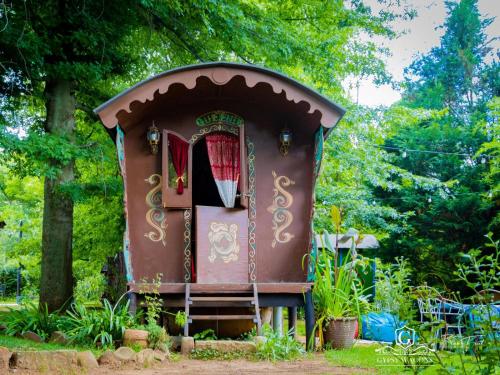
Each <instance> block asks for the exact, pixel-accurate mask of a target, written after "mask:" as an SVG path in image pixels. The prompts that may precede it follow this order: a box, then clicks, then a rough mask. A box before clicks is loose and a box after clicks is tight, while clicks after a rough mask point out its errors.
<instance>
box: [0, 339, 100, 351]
mask: <svg viewBox="0 0 500 375" xmlns="http://www.w3.org/2000/svg"><path fill="white" fill-rule="evenodd" d="M0 346H4V347H6V348H9V350H10V351H15V350H64V349H66V350H68V349H72V350H77V351H79V352H83V351H85V350H90V351H92V352H93V353H94V354H95V355H96V357H99V356H100V355H101V354H102V353H103V350H102V349H97V348H95V347H85V346H75V345H60V344H49V343H38V342H34V341H31V340H26V339H22V338H19V337H12V336H7V335H2V334H0Z"/></svg>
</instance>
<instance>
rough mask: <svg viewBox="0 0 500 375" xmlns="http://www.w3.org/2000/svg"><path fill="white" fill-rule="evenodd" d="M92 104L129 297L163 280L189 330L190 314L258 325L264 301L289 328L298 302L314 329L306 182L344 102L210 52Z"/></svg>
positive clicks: (310, 193) (168, 299)
mask: <svg viewBox="0 0 500 375" xmlns="http://www.w3.org/2000/svg"><path fill="white" fill-rule="evenodd" d="M95 112H96V113H97V114H98V115H99V117H100V119H101V120H102V122H103V124H104V126H105V127H106V128H107V130H108V131H109V133H110V134H111V135H112V137H113V138H114V139H115V142H116V147H117V150H118V159H119V164H120V168H121V173H122V175H123V180H124V188H125V189H124V190H125V193H124V195H125V196H124V200H125V215H126V231H125V235H124V248H123V251H124V259H125V264H126V267H125V268H126V277H127V284H128V289H129V291H130V294H131V296H132V302H133V303H137V298H138V297H139V298H140V294H139V293H140V292H141V290H144V289H141V288H144V287H147V286H148V285H150V284H151V282H152V280H154V279H155V278H160V284H159V285H158V291H159V292H160V294H161V296H162V298H164V300H165V305H166V306H167V307H178V308H184V309H185V312H186V315H187V318H188V324H186V326H185V327H184V334H185V335H188V334H189V326H190V325H191V323H193V324H195V323H196V322H197V321H205V322H219V321H224V320H241V319H249V320H250V321H253V322H255V323H257V325H258V327H259V328H260V314H259V307H273V306H279V307H288V308H289V313H290V320H289V321H290V324H291V325H292V326H293V325H294V322H295V317H296V311H297V310H296V309H297V307H298V306H303V305H305V307H306V328H307V333H308V334H311V329H312V326H313V319H314V318H313V315H314V314H313V309H312V301H311V295H310V291H311V286H312V281H313V279H312V276H313V265H314V262H311V259H314V256H315V242H316V241H315V237H314V235H313V232H312V225H311V224H312V216H313V206H314V205H313V202H314V187H315V181H316V178H317V175H318V173H319V169H320V163H321V157H322V148H323V141H324V139H325V138H326V137H327V135H328V131H329V129H331V128H332V127H334V126H335V125H336V124H337V123H338V121H339V120H340V118H341V117H342V116H343V114H344V110H343V109H342V108H341V107H339V106H338V105H336V104H335V103H333V102H331V101H330V100H328V99H326V98H325V97H323V96H321V95H320V94H318V93H317V92H315V91H313V90H311V89H310V88H308V87H306V86H304V85H302V84H300V83H298V82H297V81H295V80H293V79H290V78H288V77H286V76H284V75H282V74H280V73H277V72H275V71H272V70H268V69H265V68H262V67H258V66H252V65H242V64H235V63H223V62H217V63H206V64H199V65H191V66H185V67H181V68H178V69H174V70H170V71H167V72H164V73H162V74H159V75H157V76H154V77H152V78H150V79H148V80H145V81H143V82H140V83H138V84H137V85H135V86H134V87H132V88H130V89H128V90H126V91H124V92H123V93H121V94H119V95H117V96H116V97H114V98H112V99H111V100H109V101H108V102H106V103H104V104H102V105H101V106H100V107H98V108H97V109H96V110H95ZM305 255H309V256H306V257H305V259H307V261H306V263H305V267H304V266H303V258H304V256H305ZM308 263H309V264H308ZM245 306H246V310H245V311H246V313H245V314H243V313H241V311H244V310H241V308H242V307H245ZM248 306H251V307H252V309H249V308H248ZM210 308H212V310H210ZM204 309H205V310H204ZM200 311H201V312H202V313H201V314H200ZM206 311H210V313H209V314H207V313H206ZM204 312H205V313H204Z"/></svg>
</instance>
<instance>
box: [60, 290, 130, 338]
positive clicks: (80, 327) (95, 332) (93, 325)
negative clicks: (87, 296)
mask: <svg viewBox="0 0 500 375" xmlns="http://www.w3.org/2000/svg"><path fill="white" fill-rule="evenodd" d="M129 303H130V302H129V301H127V302H126V303H121V299H120V300H119V301H118V302H117V303H116V304H115V305H114V306H113V305H111V303H110V302H109V301H108V300H107V299H104V300H103V308H102V309H91V308H87V307H86V306H85V305H83V304H73V305H72V306H71V309H70V310H68V311H67V317H66V318H65V319H64V320H63V330H64V332H66V333H67V334H68V336H69V337H70V339H71V340H72V341H74V342H76V343H81V344H96V343H97V342H99V343H100V345H101V346H102V347H113V345H114V342H115V341H116V340H121V338H122V336H123V333H124V332H125V329H126V328H131V327H133V326H134V325H135V319H134V317H133V316H131V315H130V314H129V312H128V306H129Z"/></svg>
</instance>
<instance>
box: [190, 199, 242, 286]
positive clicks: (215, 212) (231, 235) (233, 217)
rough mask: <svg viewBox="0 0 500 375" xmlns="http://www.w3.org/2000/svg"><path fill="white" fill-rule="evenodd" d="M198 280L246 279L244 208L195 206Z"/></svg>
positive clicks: (211, 281) (231, 280) (231, 281)
mask: <svg viewBox="0 0 500 375" xmlns="http://www.w3.org/2000/svg"><path fill="white" fill-rule="evenodd" d="M196 244H197V248H196V269H197V282H199V283H247V282H248V210H246V209H240V208H225V207H208V206H196Z"/></svg>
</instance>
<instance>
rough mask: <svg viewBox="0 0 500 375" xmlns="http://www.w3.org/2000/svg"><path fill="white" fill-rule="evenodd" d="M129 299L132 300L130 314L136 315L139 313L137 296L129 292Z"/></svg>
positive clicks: (129, 306) (129, 308) (129, 307)
mask: <svg viewBox="0 0 500 375" xmlns="http://www.w3.org/2000/svg"><path fill="white" fill-rule="evenodd" d="M128 298H129V300H130V304H129V305H128V311H129V312H130V314H132V315H135V314H136V313H137V294H135V293H132V292H128Z"/></svg>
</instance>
